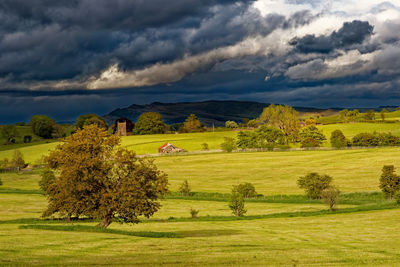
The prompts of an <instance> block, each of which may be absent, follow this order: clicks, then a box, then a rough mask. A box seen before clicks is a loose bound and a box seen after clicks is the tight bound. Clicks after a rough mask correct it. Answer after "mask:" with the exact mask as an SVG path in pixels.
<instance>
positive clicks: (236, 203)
mask: <svg viewBox="0 0 400 267" xmlns="http://www.w3.org/2000/svg"><path fill="white" fill-rule="evenodd" d="M229 208H230V209H231V210H232V213H233V215H235V216H236V217H241V216H243V215H244V214H245V213H246V212H247V211H246V209H245V208H244V196H243V195H242V194H241V193H239V192H238V191H236V190H235V188H233V189H232V193H231V199H230V201H229Z"/></svg>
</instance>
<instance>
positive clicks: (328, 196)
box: [321, 186, 340, 211]
mask: <svg viewBox="0 0 400 267" xmlns="http://www.w3.org/2000/svg"><path fill="white" fill-rule="evenodd" d="M339 194H340V191H339V189H338V188H337V187H334V186H329V187H328V188H326V189H325V190H324V191H322V193H321V197H322V199H323V200H324V202H325V203H326V204H328V206H329V210H330V211H334V210H335V207H336V205H337V203H338V197H339Z"/></svg>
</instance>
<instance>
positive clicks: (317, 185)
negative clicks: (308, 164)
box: [297, 172, 332, 199]
mask: <svg viewBox="0 0 400 267" xmlns="http://www.w3.org/2000/svg"><path fill="white" fill-rule="evenodd" d="M331 182H332V177H330V176H329V175H326V174H323V175H320V174H318V173H316V172H312V173H309V174H307V175H306V176H302V177H300V178H299V180H297V184H298V185H299V187H300V188H302V189H304V190H305V191H306V194H307V196H308V197H310V198H312V199H318V198H321V193H322V191H324V190H325V189H327V188H328V187H329V186H330V184H331Z"/></svg>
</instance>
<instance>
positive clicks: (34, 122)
mask: <svg viewBox="0 0 400 267" xmlns="http://www.w3.org/2000/svg"><path fill="white" fill-rule="evenodd" d="M29 124H30V125H31V127H32V131H33V133H34V134H36V135H37V136H40V137H42V138H45V139H48V138H51V137H52V135H51V134H52V133H53V129H54V126H55V125H56V122H55V120H53V119H51V118H50V117H48V116H46V115H35V116H33V117H32V119H31V120H30V122H29Z"/></svg>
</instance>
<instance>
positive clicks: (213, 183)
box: [0, 134, 400, 266]
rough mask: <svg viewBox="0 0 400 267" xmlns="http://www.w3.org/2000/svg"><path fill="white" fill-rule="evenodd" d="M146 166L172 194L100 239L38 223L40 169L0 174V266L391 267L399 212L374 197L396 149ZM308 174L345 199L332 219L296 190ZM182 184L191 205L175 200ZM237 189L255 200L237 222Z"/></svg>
mask: <svg viewBox="0 0 400 267" xmlns="http://www.w3.org/2000/svg"><path fill="white" fill-rule="evenodd" d="M195 135H200V134H195ZM129 138H132V137H128V138H127V139H129ZM148 138H149V139H148V140H151V139H150V137H148ZM124 142H126V140H124ZM125 144H126V143H125ZM155 162H156V164H157V166H158V167H159V168H160V169H161V170H163V171H165V172H167V173H168V175H169V182H170V190H171V191H172V193H171V194H170V195H169V196H167V197H166V198H165V199H164V200H162V201H161V203H162V208H161V209H160V211H159V212H157V213H156V214H155V215H154V216H153V217H151V218H150V219H143V221H142V222H141V223H139V224H136V225H130V224H128V225H121V224H119V223H117V222H114V223H112V224H111V225H110V226H109V228H107V229H105V230H103V229H99V228H97V227H95V225H96V224H97V222H95V221H90V220H87V221H85V220H83V221H73V222H71V223H66V222H64V221H60V220H44V219H42V218H41V217H40V216H41V213H42V211H43V210H44V209H45V207H46V204H47V203H46V198H45V196H44V195H43V194H42V192H41V191H40V190H39V187H38V181H39V180H40V171H41V170H33V171H31V172H26V173H2V174H0V179H1V180H2V181H3V183H4V184H3V185H2V186H0V265H6V266H7V265H12V266H14V265H20V266H25V265H40V266H43V265H69V266H71V265H140V266H157V265H167V266H190V265H192V266H205V265H207V266H209V265H229V266H248V265H263V266H276V265H285V266H310V265H312V266H321V265H324V266H325V265H330V266H332V265H334V266H354V265H366V266H376V265H385V266H393V265H396V264H398V262H399V260H400V251H399V250H398V247H399V245H400V233H399V232H398V231H394V229H397V227H398V224H399V222H400V217H399V216H398V212H399V210H398V208H397V205H396V204H395V203H394V201H390V200H385V199H384V198H383V196H382V194H381V193H378V192H377V191H379V188H378V180H379V175H380V170H381V168H382V165H384V164H395V165H397V166H399V164H400V148H379V149H364V150H332V151H291V152H254V153H214V154H198V155H186V156H169V157H157V158H155ZM310 171H317V172H321V173H327V174H329V175H331V176H333V178H334V181H333V183H334V184H335V185H337V186H338V187H339V188H340V190H341V191H342V192H343V193H344V195H342V197H341V199H340V204H339V210H337V211H335V212H333V213H331V212H329V211H328V208H327V206H326V205H325V204H323V203H322V202H321V201H319V200H310V199H308V198H307V197H305V196H304V193H303V191H302V190H300V189H299V188H298V187H297V184H296V181H297V179H298V177H299V176H300V175H304V174H306V173H307V172H310ZM185 179H187V180H188V181H189V183H190V185H191V187H192V191H194V192H195V193H194V196H188V197H183V196H180V195H179V194H178V193H176V191H177V189H178V187H179V185H180V184H181V183H182V181H183V180H185ZM242 182H251V183H253V184H254V185H255V187H256V190H257V192H258V193H259V194H263V195H264V196H263V197H259V198H256V199H250V200H248V201H246V206H245V208H246V209H247V213H246V216H245V217H242V218H239V219H238V218H236V217H234V216H232V214H231V211H230V210H229V208H228V200H229V195H228V193H229V192H230V189H231V187H232V185H235V184H238V183H242ZM190 209H196V210H199V214H198V216H199V218H198V219H192V218H190V213H189V211H190Z"/></svg>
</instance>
